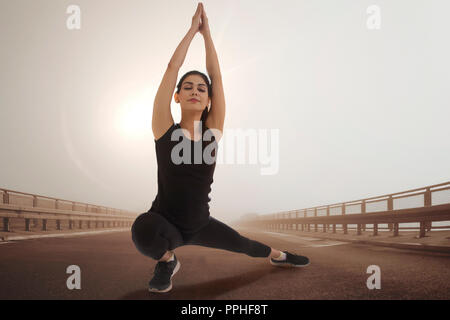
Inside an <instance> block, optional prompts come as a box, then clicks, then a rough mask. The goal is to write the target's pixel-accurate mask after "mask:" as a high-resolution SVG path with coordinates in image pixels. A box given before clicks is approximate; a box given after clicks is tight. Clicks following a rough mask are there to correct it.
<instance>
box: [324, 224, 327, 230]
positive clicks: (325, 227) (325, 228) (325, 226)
mask: <svg viewBox="0 0 450 320" xmlns="http://www.w3.org/2000/svg"><path fill="white" fill-rule="evenodd" d="M323 232H327V225H326V224H325V223H324V224H323Z"/></svg>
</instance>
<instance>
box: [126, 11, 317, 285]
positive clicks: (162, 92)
mask: <svg viewBox="0 0 450 320" xmlns="http://www.w3.org/2000/svg"><path fill="white" fill-rule="evenodd" d="M197 32H200V33H201V34H202V35H203V37H204V40H205V48H206V67H207V71H208V74H209V76H210V78H211V83H210V82H209V80H208V77H207V76H206V75H205V74H203V73H201V72H198V71H191V72H188V73H186V74H185V75H184V76H183V77H182V78H181V79H180V81H179V83H178V85H177V91H176V93H175V95H174V99H175V102H176V103H179V104H180V105H181V113H182V117H181V118H182V119H181V121H180V123H179V124H175V123H174V121H173V118H172V115H171V112H170V100H171V95H172V93H173V91H174V88H175V83H176V79H177V76H178V70H179V69H180V67H181V65H182V64H183V61H184V59H185V56H186V52H187V49H188V47H189V45H190V42H191V41H192V39H193V37H194V36H195V34H196V33H197ZM209 105H210V108H209V109H208V106H209ZM224 119H225V98H224V92H223V85H222V76H221V73H220V69H219V62H218V59H217V54H216V52H215V48H214V45H213V42H212V39H211V34H210V30H209V25H208V18H207V17H206V13H205V10H204V8H203V4H202V3H199V4H198V6H197V11H196V12H195V15H194V17H193V18H192V25H191V28H190V29H189V31H188V33H187V34H186V36H185V37H184V38H183V40H182V41H181V43H180V44H179V45H178V47H177V49H176V50H175V53H174V55H173V56H172V59H171V60H170V62H169V65H168V67H167V70H166V72H165V74H164V77H163V80H162V82H161V85H160V86H159V89H158V92H157V94H156V97H155V102H154V106H153V119H152V129H153V134H154V136H155V147H156V156H157V163H158V194H157V195H156V198H155V200H154V201H153V203H152V206H151V208H150V209H149V211H148V212H145V213H143V214H141V215H140V216H138V218H137V219H136V220H135V222H134V223H133V226H132V238H133V241H134V243H135V245H136V248H137V249H138V250H139V251H140V252H141V253H142V254H144V255H146V256H148V257H150V258H153V259H155V260H158V263H157V264H156V266H155V271H154V276H153V278H152V279H151V280H150V282H149V290H150V291H152V292H167V291H169V290H171V288H172V276H173V275H174V274H175V273H176V272H177V271H178V270H179V268H180V265H181V264H180V262H179V261H178V259H177V257H176V256H175V253H174V252H173V250H174V249H175V248H177V247H179V246H182V245H201V246H205V247H211V248H217V249H223V250H229V251H233V252H239V253H244V254H247V255H248V256H251V257H270V258H271V259H270V262H271V263H272V264H273V265H277V266H295V267H302V266H305V265H308V264H309V260H308V258H306V257H302V256H299V255H295V254H291V253H289V252H287V251H285V252H281V251H279V250H276V249H273V248H271V247H268V246H266V245H265V244H262V243H260V242H258V241H254V240H250V239H248V238H246V237H243V236H241V235H240V234H239V233H238V232H237V231H235V230H233V229H232V228H230V227H229V226H227V225H225V224H224V223H222V222H220V221H218V220H216V219H215V218H213V217H211V216H210V213H209V204H208V202H209V201H210V198H209V196H208V194H209V193H210V191H211V184H212V182H213V174H214V169H215V164H216V163H215V154H216V150H217V147H218V141H219V140H220V138H221V133H222V131H223V124H224ZM200 121H201V122H200ZM209 129H211V130H209ZM203 134H205V139H203V138H200V139H198V138H196V137H203ZM208 134H209V137H210V138H211V139H208V138H206V137H207V136H208ZM174 137H175V138H174ZM180 137H181V138H182V140H183V143H184V144H183V148H182V149H181V150H180V149H178V148H179V146H180V143H179V142H178V141H177V138H180ZM191 137H194V139H191ZM210 147H213V148H210ZM206 148H209V150H210V151H211V150H212V152H211V153H210V155H211V157H212V158H213V161H212V162H211V161H206V160H207V159H203V160H204V161H203V160H202V159H201V161H200V162H198V161H197V162H196V161H195V159H194V158H195V153H196V152H195V150H197V151H198V150H200V151H202V152H200V153H198V152H197V154H200V155H201V156H202V155H203V154H204V153H203V151H204V150H205V149H206ZM191 150H194V152H190V151H191ZM175 151H176V152H175ZM180 151H181V152H180ZM181 154H183V155H182V156H181ZM180 156H181V157H182V158H183V159H182V160H183V161H180ZM203 157H204V156H203ZM197 160H198V159H197Z"/></svg>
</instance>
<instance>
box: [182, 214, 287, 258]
mask: <svg viewBox="0 0 450 320" xmlns="http://www.w3.org/2000/svg"><path fill="white" fill-rule="evenodd" d="M183 236H184V238H185V244H193V245H200V246H204V247H210V248H216V249H223V250H228V251H233V252H239V253H244V254H247V255H249V256H251V257H269V256H270V257H278V256H280V251H278V250H274V249H272V248H271V247H269V246H267V245H265V244H263V243H261V242H258V241H255V240H251V239H248V238H246V237H244V236H242V235H240V234H239V233H238V232H237V231H236V230H234V229H232V228H231V227H229V226H227V225H226V224H224V223H223V222H221V221H219V220H217V219H215V218H213V217H212V216H210V221H209V224H208V225H206V226H205V227H204V228H202V229H201V230H200V231H198V232H197V233H195V234H193V235H183Z"/></svg>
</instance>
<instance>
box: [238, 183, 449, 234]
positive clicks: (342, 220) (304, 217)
mask: <svg viewBox="0 0 450 320" xmlns="http://www.w3.org/2000/svg"><path fill="white" fill-rule="evenodd" d="M445 190H450V182H444V183H441V184H436V185H431V186H426V187H422V188H417V189H411V190H406V191H402V192H397V193H391V194H385V195H381V196H377V197H371V198H365V199H359V200H353V201H347V202H342V203H334V204H329V205H325V206H317V207H312V208H305V209H300V210H292V211H286V212H279V213H275V214H269V215H261V216H258V217H257V218H253V219H246V220H243V221H241V222H240V224H241V225H244V226H252V227H260V228H265V229H270V230H274V229H275V230H283V229H295V230H300V228H301V230H302V231H305V230H308V231H310V230H311V225H314V226H315V231H316V232H317V231H318V229H319V225H322V226H323V232H327V229H328V230H330V229H331V226H332V230H333V231H332V232H333V233H336V225H342V230H343V232H344V234H347V233H348V229H349V228H348V225H349V224H353V225H356V230H357V235H361V234H362V232H361V231H365V230H366V228H367V224H372V225H373V226H372V228H371V229H372V230H373V235H378V230H379V229H380V228H379V227H378V225H379V224H386V223H387V224H388V229H389V230H390V231H393V235H394V236H398V235H399V229H419V237H424V236H425V233H426V231H430V230H431V229H439V228H450V226H432V222H433V221H449V220H450V196H446V197H444V201H443V202H444V203H443V204H437V205H433V203H432V202H433V201H432V199H433V193H438V192H443V191H445ZM417 196H419V197H423V200H422V201H421V204H420V205H417V204H416V205H415V206H414V207H412V208H406V209H405V208H403V209H395V208H394V207H395V203H394V201H395V200H396V199H403V198H412V197H416V198H417ZM415 200H417V199H415ZM375 203H378V204H379V203H384V205H385V207H384V208H374V207H373V206H372V208H370V206H371V204H375ZM358 207H359V210H358ZM355 208H356V210H355ZM336 209H337V210H336ZM320 211H323V213H324V214H322V215H321V214H320ZM336 211H339V212H336ZM400 223H419V227H418V228H417V227H406V228H400V226H399V224H400ZM369 229H370V228H369Z"/></svg>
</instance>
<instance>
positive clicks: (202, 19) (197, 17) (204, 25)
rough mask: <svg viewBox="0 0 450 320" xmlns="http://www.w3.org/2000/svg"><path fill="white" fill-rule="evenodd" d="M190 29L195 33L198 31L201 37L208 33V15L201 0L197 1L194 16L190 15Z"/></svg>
mask: <svg viewBox="0 0 450 320" xmlns="http://www.w3.org/2000/svg"><path fill="white" fill-rule="evenodd" d="M191 30H192V31H194V32H195V33H197V32H200V33H201V34H202V36H203V37H204V36H209V35H210V30H209V24H208V17H207V16H206V12H205V8H204V7H203V3H202V2H199V3H198V5H197V11H195V14H194V16H193V17H192V25H191Z"/></svg>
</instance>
